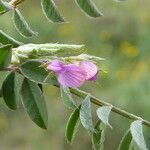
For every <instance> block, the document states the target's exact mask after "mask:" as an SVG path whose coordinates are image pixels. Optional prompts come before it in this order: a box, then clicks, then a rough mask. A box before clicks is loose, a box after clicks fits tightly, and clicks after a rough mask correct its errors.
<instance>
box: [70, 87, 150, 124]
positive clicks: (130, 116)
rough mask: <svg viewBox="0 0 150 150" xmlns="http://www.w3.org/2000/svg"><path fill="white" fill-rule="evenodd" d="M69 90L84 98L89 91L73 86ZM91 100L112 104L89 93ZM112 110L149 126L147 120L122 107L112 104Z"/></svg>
mask: <svg viewBox="0 0 150 150" xmlns="http://www.w3.org/2000/svg"><path fill="white" fill-rule="evenodd" d="M70 91H71V93H72V94H74V95H76V96H78V97H80V98H85V97H86V96H87V95H89V93H87V92H84V91H81V90H79V89H75V88H71V89H70ZM91 102H92V103H93V104H95V105H97V106H112V104H110V103H107V102H105V101H102V100H100V99H98V98H96V97H94V96H92V95H91ZM112 111H113V112H114V113H116V114H119V115H121V116H123V117H125V118H128V119H130V120H139V119H141V120H142V123H143V124H144V125H146V126H147V127H150V122H149V121H147V120H144V119H142V118H141V117H138V116H136V115H134V114H131V113H129V112H126V111H124V110H122V109H120V108H118V107H115V106H112Z"/></svg>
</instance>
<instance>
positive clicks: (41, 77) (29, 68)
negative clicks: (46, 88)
mask: <svg viewBox="0 0 150 150" xmlns="http://www.w3.org/2000/svg"><path fill="white" fill-rule="evenodd" d="M42 64H43V63H42V62H41V61H37V60H29V61H27V62H25V63H23V64H22V65H21V66H20V71H21V73H22V74H23V75H24V76H25V77H26V78H28V79H30V80H31V81H34V82H36V83H41V84H43V83H48V84H57V82H56V79H55V77H54V76H52V75H50V73H49V72H48V71H46V69H44V68H43V67H42V66H41V65H42Z"/></svg>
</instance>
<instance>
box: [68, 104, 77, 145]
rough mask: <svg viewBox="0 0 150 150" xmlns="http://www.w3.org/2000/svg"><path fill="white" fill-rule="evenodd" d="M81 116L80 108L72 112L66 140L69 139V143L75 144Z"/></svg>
mask: <svg viewBox="0 0 150 150" xmlns="http://www.w3.org/2000/svg"><path fill="white" fill-rule="evenodd" d="M79 114H80V107H79V108H76V109H75V110H74V111H73V112H72V114H71V116H70V118H69V120H68V122H67V128H66V138H67V141H68V142H70V143H72V142H73V139H74V137H75V134H76V133H77V130H78V127H79V124H80V119H79Z"/></svg>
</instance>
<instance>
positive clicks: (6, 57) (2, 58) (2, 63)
mask: <svg viewBox="0 0 150 150" xmlns="http://www.w3.org/2000/svg"><path fill="white" fill-rule="evenodd" d="M11 48H12V46H11V45H4V46H1V47H0V68H1V69H3V68H7V67H8V65H9V64H10V63H11V56H12V49H11Z"/></svg>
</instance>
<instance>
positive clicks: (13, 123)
mask: <svg viewBox="0 0 150 150" xmlns="http://www.w3.org/2000/svg"><path fill="white" fill-rule="evenodd" d="M55 1H56V3H57V4H58V7H59V9H60V11H61V12H62V13H63V15H64V16H65V18H66V20H67V21H68V22H67V23H65V24H58V25H57V24H52V23H49V22H48V21H47V20H46V18H45V16H44V15H43V14H42V11H41V7H40V1H39V0H38V1H37V0H32V1H29V0H26V1H25V2H24V3H23V4H22V5H21V7H20V10H21V12H22V13H23V14H24V16H25V18H26V19H27V21H28V22H29V24H30V25H31V27H32V29H34V30H36V31H37V32H39V36H38V37H36V38H31V39H25V38H22V37H21V36H20V35H19V34H18V33H17V32H16V30H15V28H14V25H13V21H12V14H11V13H9V14H5V15H3V16H1V18H0V28H1V29H2V30H4V31H5V32H6V33H8V34H9V35H11V36H13V37H14V38H16V39H18V40H20V41H23V42H25V43H31V42H33V43H47V42H58V43H68V44H69V43H70V44H71V43H72V44H85V45H86V47H87V48H88V49H89V51H88V53H90V54H94V55H96V56H100V57H104V58H106V61H105V62H103V64H101V65H100V66H101V68H103V69H104V70H105V71H106V72H105V73H104V72H102V73H101V74H100V77H99V80H98V82H97V83H86V85H84V86H83V87H82V88H81V89H84V90H86V91H88V92H90V93H92V94H94V95H95V96H97V97H98V98H100V99H103V100H105V101H108V102H111V103H112V104H114V105H116V106H118V107H121V108H122V109H125V110H127V111H129V112H132V113H135V114H137V115H139V116H141V117H143V118H145V119H148V120H150V67H149V66H150V58H149V57H150V9H149V6H150V1H149V0H132V1H123V2H116V1H114V0H107V1H105V0H101V1H100V0H95V3H96V5H97V7H98V8H99V9H100V10H101V11H102V12H103V13H104V15H105V17H101V18H99V19H91V18H88V17H87V16H85V15H84V14H83V13H82V12H81V11H80V10H79V8H78V7H77V5H76V4H75V2H74V1H73V0H61V1H59V0H55ZM0 78H3V76H2V75H1V76H0ZM1 80H2V79H1ZM44 89H45V97H46V103H47V108H48V112H49V128H48V130H47V131H44V130H42V129H40V128H38V127H37V126H36V125H35V124H34V123H33V122H32V121H30V119H29V117H28V116H27V115H26V113H25V112H24V110H23V108H22V106H20V109H19V110H18V111H17V112H12V111H11V110H8V109H7V108H6V106H5V104H4V102H3V101H2V99H1V101H0V103H1V104H0V150H41V149H42V150H91V149H92V146H91V140H90V136H89V135H88V133H87V132H86V131H85V129H83V128H82V127H81V128H80V129H79V132H78V134H77V136H76V138H75V141H74V143H73V145H72V146H70V145H69V144H67V142H66V140H65V126H66V122H67V119H68V117H69V115H70V113H71V111H70V110H68V109H67V108H66V107H65V106H64V105H63V104H62V100H61V98H60V96H58V95H60V94H59V90H58V89H57V88H55V87H48V86H45V87H44ZM75 99H77V98H76V97H75ZM93 116H94V121H96V119H97V117H96V115H95V106H93ZM110 123H111V125H112V126H113V130H111V129H108V130H107V134H106V142H105V149H106V150H116V149H117V146H118V144H119V141H120V139H121V137H122V136H123V133H124V132H125V131H126V130H127V129H128V128H129V125H130V123H131V122H130V121H129V120H127V119H125V118H123V117H120V116H118V115H116V114H113V113H112V114H111V119H110ZM143 129H144V134H145V138H146V141H147V145H148V147H149V148H150V129H149V128H147V127H144V128H143Z"/></svg>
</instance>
